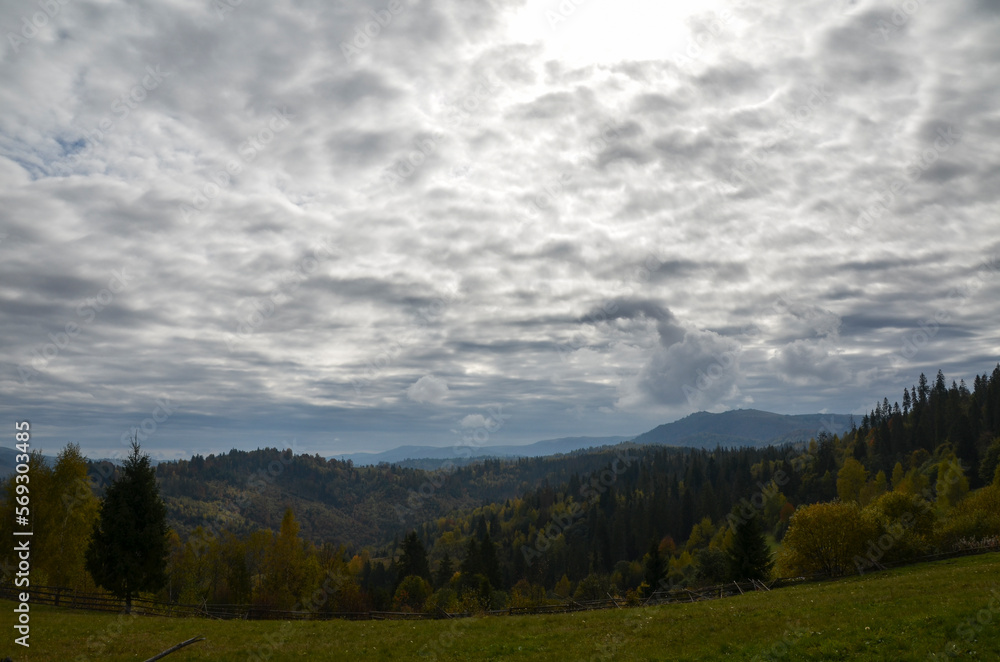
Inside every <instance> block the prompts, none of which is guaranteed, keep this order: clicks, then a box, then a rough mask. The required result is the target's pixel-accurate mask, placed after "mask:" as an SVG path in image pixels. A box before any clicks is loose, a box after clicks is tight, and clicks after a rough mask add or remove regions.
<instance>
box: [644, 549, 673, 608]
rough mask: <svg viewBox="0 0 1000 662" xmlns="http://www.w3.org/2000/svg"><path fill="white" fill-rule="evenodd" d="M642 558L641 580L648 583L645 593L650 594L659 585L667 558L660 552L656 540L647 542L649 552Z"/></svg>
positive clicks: (664, 571) (665, 567)
mask: <svg viewBox="0 0 1000 662" xmlns="http://www.w3.org/2000/svg"><path fill="white" fill-rule="evenodd" d="M643 560H644V563H643V581H644V582H645V583H646V584H648V585H649V588H648V589H647V595H651V594H653V593H654V592H655V591H656V590H657V589H658V588H659V587H660V580H661V579H662V578H663V575H664V574H665V573H666V571H667V560H666V559H664V558H663V556H662V555H661V554H660V545H659V543H658V542H657V541H656V540H653V541H652V542H650V543H649V553H648V554H646V558H645V559H643Z"/></svg>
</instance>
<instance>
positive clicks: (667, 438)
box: [329, 409, 851, 469]
mask: <svg viewBox="0 0 1000 662" xmlns="http://www.w3.org/2000/svg"><path fill="white" fill-rule="evenodd" d="M850 429H851V417H850V416H849V415H847V414H797V415H787V414H774V413H772V412H769V411H760V410H758V409H734V410H732V411H727V412H723V413H721V414H710V413H709V412H706V411H700V412H698V413H697V414H691V415H690V416H686V417H684V418H682V419H680V420H678V421H674V422H673V423H666V424H664V425H660V426H658V427H656V428H653V429H652V430H650V431H649V432H644V433H643V434H640V435H639V436H638V437H564V438H561V439H546V440H545V441H538V442H535V443H533V444H527V445H524V446H483V447H482V448H473V449H472V450H473V454H472V458H473V459H474V458H484V457H545V456H548V455H558V454H559V453H572V452H574V451H579V450H583V449H587V448H596V447H599V446H613V445H614V444H618V443H621V442H622V441H628V440H631V441H634V442H635V443H637V444H660V445H664V446H686V447H690V448H709V449H712V448H715V447H716V446H722V447H723V448H735V447H739V446H768V445H775V446H779V445H781V444H788V443H793V442H797V441H808V440H809V439H811V438H813V437H815V436H817V435H818V434H819V433H820V432H822V431H826V432H829V433H830V434H843V433H844V432H847V431H848V430H850ZM460 449H461V450H463V451H464V450H465V447H460ZM329 459H337V460H351V461H352V462H354V464H356V465H359V466H366V465H373V464H379V463H381V462H388V463H389V464H400V465H402V466H408V467H414V468H421V469H432V468H435V467H437V466H440V465H441V464H442V463H443V462H445V461H447V460H451V461H452V462H454V463H455V464H459V465H463V464H466V463H467V462H468V461H469V459H470V458H469V457H467V456H466V454H459V453H457V452H456V449H455V447H454V446H440V447H439V446H400V447H399V448H393V449H392V450H388V451H383V452H381V453H348V454H344V455H334V456H331V458H329Z"/></svg>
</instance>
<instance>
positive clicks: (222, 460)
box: [91, 448, 604, 547]
mask: <svg viewBox="0 0 1000 662" xmlns="http://www.w3.org/2000/svg"><path fill="white" fill-rule="evenodd" d="M603 453H604V452H603V451H595V452H587V451H581V452H578V453H574V454H571V455H565V456H559V457H557V458H551V457H550V458H521V459H517V460H498V459H486V460H482V461H478V462H475V463H472V464H468V465H467V466H457V465H458V464H459V463H458V462H455V463H453V464H447V463H446V464H445V465H444V467H442V468H440V469H437V470H434V471H425V470H421V469H414V468H406V467H401V466H398V465H389V464H380V465H378V466H354V464H353V463H352V462H350V461H340V460H335V459H331V460H327V459H325V458H323V457H321V456H319V455H294V456H293V455H292V451H291V450H289V449H285V450H283V451H281V450H278V449H274V448H265V449H258V450H254V451H241V450H235V449H234V450H231V451H230V452H229V453H225V454H219V455H208V456H207V457H202V456H195V457H193V458H192V459H191V460H181V461H178V462H163V463H160V464H159V465H157V467H156V475H157V480H158V481H159V485H160V490H161V492H162V494H163V497H164V500H165V502H166V504H167V510H168V518H169V519H168V521H169V523H170V525H171V527H172V528H173V529H174V530H175V531H177V532H178V533H179V534H180V535H181V536H182V537H187V536H188V535H189V534H190V533H191V532H192V531H193V530H194V529H195V528H196V527H199V526H200V527H202V528H203V529H207V530H209V531H222V530H225V531H230V532H233V533H237V534H240V535H246V534H249V533H251V532H253V531H256V530H258V529H262V528H263V529H270V530H278V529H279V527H280V525H281V521H282V518H283V516H284V512H285V510H286V509H288V508H292V509H293V510H294V511H295V515H296V517H297V519H298V521H299V522H300V527H301V530H302V533H303V536H304V537H305V538H307V539H309V540H313V541H316V542H317V543H324V542H325V543H331V544H334V545H341V544H344V545H349V546H352V547H362V546H369V545H378V544H382V543H385V542H386V541H388V540H392V538H393V537H394V536H397V535H399V534H400V532H401V531H403V530H404V529H405V528H406V527H407V526H414V525H416V524H419V523H420V522H423V521H426V520H429V519H433V518H435V517H438V516H441V515H443V514H445V513H448V512H452V511H455V510H467V509H470V508H474V507H476V506H479V505H481V504H483V503H490V502H494V501H503V500H504V499H507V498H511V497H514V496H516V495H519V494H523V493H524V492H526V491H528V490H529V489H532V488H533V487H535V486H537V485H539V484H548V483H555V484H558V483H560V482H563V481H566V480H567V479H568V478H569V477H570V476H571V475H573V474H574V473H579V472H581V471H586V470H588V469H589V468H590V467H593V466H595V465H596V464H598V463H599V462H600V460H599V459H595V457H598V458H599V457H602V456H603ZM113 471H114V469H113V467H111V466H110V465H106V466H104V467H100V466H97V465H94V466H92V467H91V474H92V475H93V476H104V477H106V480H111V479H112V478H113Z"/></svg>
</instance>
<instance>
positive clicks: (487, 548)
mask: <svg viewBox="0 0 1000 662" xmlns="http://www.w3.org/2000/svg"><path fill="white" fill-rule="evenodd" d="M479 559H480V563H481V564H482V568H483V570H482V572H483V574H484V575H486V579H488V580H489V581H490V584H491V585H492V586H493V588H502V587H503V575H502V574H501V573H500V561H499V560H497V550H496V546H494V544H493V540H492V539H491V538H490V534H488V533H487V534H486V538H484V539H483V542H482V545H481V546H480V548H479Z"/></svg>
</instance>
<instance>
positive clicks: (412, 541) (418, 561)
mask: <svg viewBox="0 0 1000 662" xmlns="http://www.w3.org/2000/svg"><path fill="white" fill-rule="evenodd" d="M410 576H413V577H422V578H424V579H430V578H431V567H430V564H429V563H428V562H427V550H425V549H424V543H422V542H421V541H420V537H419V536H417V532H416V531H410V532H409V533H408V534H406V537H405V538H403V553H402V554H400V556H399V562H398V569H397V572H396V577H397V578H398V581H399V582H402V581H403V580H404V579H405V578H407V577H410Z"/></svg>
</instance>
